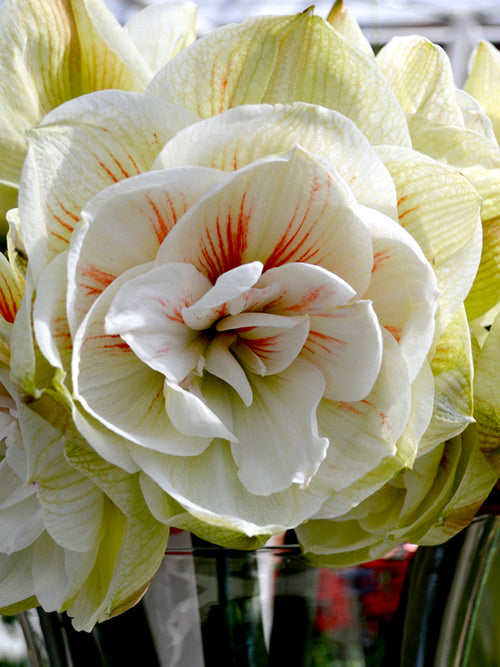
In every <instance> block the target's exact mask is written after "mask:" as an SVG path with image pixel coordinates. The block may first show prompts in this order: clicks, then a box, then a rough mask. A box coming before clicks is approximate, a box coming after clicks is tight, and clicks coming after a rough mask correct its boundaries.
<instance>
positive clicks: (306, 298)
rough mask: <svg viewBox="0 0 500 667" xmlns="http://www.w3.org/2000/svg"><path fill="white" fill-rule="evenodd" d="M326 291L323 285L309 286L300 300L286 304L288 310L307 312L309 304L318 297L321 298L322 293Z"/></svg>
mask: <svg viewBox="0 0 500 667" xmlns="http://www.w3.org/2000/svg"><path fill="white" fill-rule="evenodd" d="M325 293H328V289H327V288H326V286H325V285H318V286H317V287H310V288H309V289H308V290H307V291H306V292H305V293H304V294H303V296H302V298H301V299H300V301H298V302H297V303H294V304H293V305H290V306H287V310H288V311H292V312H298V313H308V312H309V310H310V306H311V305H312V304H313V303H315V302H316V301H318V300H319V299H320V298H323V295H324V294H325Z"/></svg>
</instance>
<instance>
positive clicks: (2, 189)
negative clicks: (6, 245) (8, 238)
mask: <svg viewBox="0 0 500 667" xmlns="http://www.w3.org/2000/svg"><path fill="white" fill-rule="evenodd" d="M17 193H18V186H17V184H16V185H11V184H10V183H7V182H5V181H2V180H0V235H1V236H2V237H5V235H6V234H7V230H8V224H7V212H8V211H9V210H10V209H12V208H14V207H15V206H17Z"/></svg>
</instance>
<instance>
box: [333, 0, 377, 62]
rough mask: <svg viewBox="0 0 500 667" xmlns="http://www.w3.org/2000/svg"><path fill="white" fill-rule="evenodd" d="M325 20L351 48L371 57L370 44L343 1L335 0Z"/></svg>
mask: <svg viewBox="0 0 500 667" xmlns="http://www.w3.org/2000/svg"><path fill="white" fill-rule="evenodd" d="M326 20H327V21H328V23H329V24H330V25H331V26H332V28H334V29H335V30H336V31H337V32H339V33H340V34H341V35H343V36H344V37H345V38H346V40H347V41H348V42H349V44H351V46H356V47H357V48H358V49H359V50H360V51H362V52H363V53H364V54H365V55H367V56H371V57H373V55H374V54H373V49H372V47H371V45H370V42H369V41H368V40H367V39H366V37H365V36H364V35H363V33H362V31H361V28H360V27H359V25H358V22H357V21H356V19H355V18H354V16H353V14H352V12H351V11H350V9H349V7H348V6H347V4H345V3H344V2H343V0H335V4H334V5H333V7H332V9H331V10H330V13H329V14H328V16H327V18H326Z"/></svg>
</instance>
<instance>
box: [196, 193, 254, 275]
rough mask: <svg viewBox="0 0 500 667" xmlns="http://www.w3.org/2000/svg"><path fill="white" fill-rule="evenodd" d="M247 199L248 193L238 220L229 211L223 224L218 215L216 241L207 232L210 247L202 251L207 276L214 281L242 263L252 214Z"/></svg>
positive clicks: (243, 198)
mask: <svg viewBox="0 0 500 667" xmlns="http://www.w3.org/2000/svg"><path fill="white" fill-rule="evenodd" d="M245 201H246V193H244V194H243V197H242V198H241V203H240V210H239V212H238V217H237V219H236V222H234V220H233V216H232V214H231V211H229V213H228V218H227V221H226V224H225V225H222V224H221V220H220V218H219V217H217V220H216V233H217V239H216V240H215V241H214V239H212V237H211V236H210V232H208V231H207V233H206V243H207V245H208V247H206V246H205V247H203V248H202V251H201V252H202V257H203V259H204V260H205V268H206V270H207V276H208V278H209V279H210V280H211V281H212V282H215V281H216V280H217V278H218V277H219V276H220V275H221V274H222V273H225V272H226V271H229V270H230V269H234V268H236V267H237V266H240V265H241V264H242V261H243V255H244V253H245V250H246V248H247V245H248V223H249V220H250V217H251V215H252V208H251V207H250V210H249V211H245Z"/></svg>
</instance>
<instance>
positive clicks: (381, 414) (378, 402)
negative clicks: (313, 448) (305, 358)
mask: <svg viewBox="0 0 500 667" xmlns="http://www.w3.org/2000/svg"><path fill="white" fill-rule="evenodd" d="M383 338H384V356H383V360H382V366H381V368H380V373H379V376H378V379H377V382H376V383H375V386H374V387H373V389H372V391H371V392H370V394H369V395H368V396H367V397H366V398H365V399H363V400H361V401H357V402H334V401H326V400H324V401H322V402H321V404H320V407H319V409H318V421H319V431H320V433H321V434H322V435H325V436H327V437H328V438H329V439H330V446H329V447H328V452H327V456H326V459H325V462H324V464H323V465H322V466H321V467H320V469H319V471H318V474H317V476H316V478H315V480H314V482H313V487H315V486H316V485H318V486H319V487H320V488H322V486H323V485H326V487H327V488H328V489H330V491H331V492H332V495H334V494H335V493H338V492H339V491H342V490H343V489H345V488H346V487H348V486H349V485H350V484H354V483H355V482H356V481H358V480H359V479H360V478H361V477H362V476H363V475H365V474H367V473H369V472H370V471H372V470H374V469H375V468H376V467H377V465H378V464H380V463H381V462H382V461H383V460H384V459H387V458H389V457H391V456H394V454H395V453H396V443H397V440H398V438H399V437H400V436H401V435H402V433H403V432H404V429H405V427H406V424H407V422H408V419H409V416H410V408H411V390H410V383H409V381H408V370H407V368H406V364H405V362H404V360H403V358H402V355H401V352H400V350H399V347H398V345H397V343H396V341H395V340H394V338H392V336H391V335H390V334H388V333H387V332H383ZM392 474H394V471H391V476H392ZM384 481H387V480H384ZM374 483H376V480H375V481H374Z"/></svg>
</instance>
